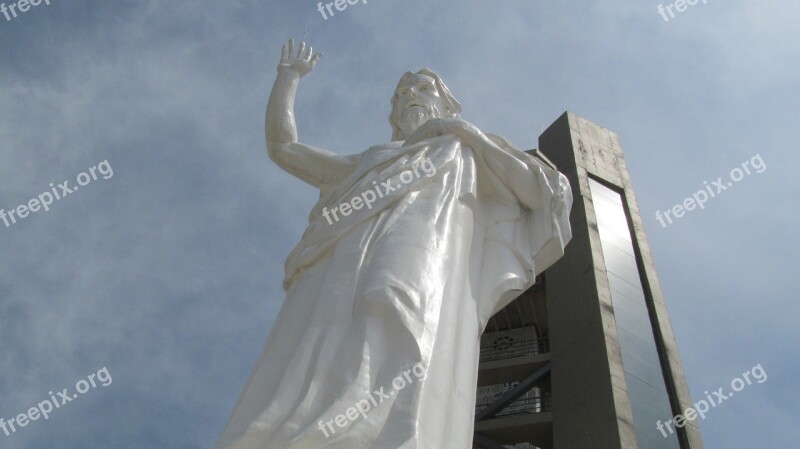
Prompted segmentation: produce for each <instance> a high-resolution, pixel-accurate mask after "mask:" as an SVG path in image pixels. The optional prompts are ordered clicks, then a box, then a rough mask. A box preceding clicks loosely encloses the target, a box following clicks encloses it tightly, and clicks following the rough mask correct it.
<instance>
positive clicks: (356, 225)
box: [215, 135, 572, 449]
mask: <svg viewBox="0 0 800 449" xmlns="http://www.w3.org/2000/svg"><path fill="white" fill-rule="evenodd" d="M490 139H491V140H492V141H493V142H495V143H496V146H489V145H481V146H480V147H479V148H472V147H470V146H467V145H466V144H464V143H463V141H462V140H461V139H460V138H458V137H456V136H454V135H443V136H439V137H434V138H429V139H426V140H423V141H421V142H418V143H415V144H413V145H407V146H404V145H403V143H402V142H392V143H390V144H386V145H380V146H376V147H371V148H369V149H368V150H367V151H365V152H364V153H361V154H360V155H357V157H356V158H354V159H353V160H355V161H358V167H357V168H356V169H355V171H354V172H352V173H351V174H350V175H349V176H347V177H346V178H345V179H341V180H339V181H338V182H336V183H335V184H334V185H328V186H324V187H322V188H321V191H320V199H319V202H318V203H317V205H316V206H315V207H314V209H313V210H312V212H311V214H310V218H309V226H308V228H307V229H306V232H305V233H304V235H303V237H302V239H301V241H300V243H299V244H298V245H297V246H296V247H295V249H294V250H293V251H292V253H291V254H290V255H289V257H288V259H287V261H286V277H285V281H284V288H285V289H286V292H287V294H286V300H285V302H284V304H283V307H282V308H281V311H280V313H279V315H278V317H277V319H276V321H275V324H274V326H273V328H272V330H271V333H270V336H269V338H268V340H267V343H266V345H265V346H264V349H263V351H262V353H261V355H260V357H259V360H258V362H257V363H256V365H255V368H254V369H253V372H252V374H251V375H250V378H249V380H248V382H247V385H246V387H245V389H244V391H243V393H242V395H241V398H240V399H239V402H238V403H237V405H236V407H235V409H234V412H233V414H232V416H231V418H230V420H229V422H228V425H227V426H226V428H225V430H224V432H223V434H222V436H221V438H220V440H219V441H218V443H217V445H216V446H215V448H216V449H469V448H471V447H472V445H471V441H472V433H473V420H474V407H475V398H476V381H477V372H478V359H479V351H480V347H479V338H480V335H481V333H482V332H483V329H484V327H485V326H486V323H487V321H488V319H489V318H490V317H491V316H492V315H493V314H494V313H496V312H497V311H498V310H500V309H501V308H502V307H504V306H505V305H507V304H508V303H509V302H510V301H511V300H513V299H514V298H516V297H517V296H518V295H519V294H520V293H522V292H523V291H525V290H526V289H527V288H529V287H530V286H531V285H532V284H533V282H534V280H535V276H536V274H537V273H539V272H541V271H542V270H544V269H545V268H547V267H548V266H550V265H551V264H552V263H553V262H555V261H556V260H557V259H558V258H559V257H561V256H562V255H563V249H564V246H565V245H566V244H567V242H568V241H569V239H570V238H571V231H570V227H569V218H568V216H569V211H570V209H571V205H572V193H571V190H570V187H569V183H568V182H567V180H566V178H565V177H564V176H563V175H562V174H560V173H558V172H557V171H555V170H553V169H551V168H549V167H547V166H546V165H545V164H543V163H542V162H540V161H539V160H538V159H536V158H534V157H533V156H531V155H529V154H526V153H524V152H521V151H519V150H517V149H515V148H513V147H512V146H510V145H509V144H508V143H507V142H506V141H505V140H503V139H502V138H499V137H496V136H490ZM476 146H477V145H476ZM499 151H502V152H505V153H506V154H505V155H501V154H500V153H498V152H499ZM508 155H510V156H511V159H509V158H508ZM501 156H502V158H503V159H504V161H505V162H504V163H505V164H508V163H509V160H511V161H512V163H513V164H518V167H521V168H524V170H525V172H526V173H527V176H528V178H526V179H524V180H518V181H522V182H517V183H511V182H509V179H508V178H509V173H508V172H507V171H506V170H503V168H502V167H503V166H502V165H500V164H496V163H492V161H491V160H490V159H491V158H496V159H497V160H499V159H501ZM426 159H427V160H429V161H430V163H432V164H433V166H434V167H435V173H433V174H432V175H431V174H430V173H428V172H425V173H423V172H422V171H421V170H417V174H416V175H415V176H414V178H413V180H411V181H410V182H405V181H406V180H408V177H407V176H406V177H405V178H401V174H402V172H404V171H406V170H410V169H412V167H414V166H415V165H416V166H417V167H419V164H422V163H423V162H424V161H425V160H426ZM387 180H389V182H390V184H391V185H392V186H393V187H395V188H396V189H395V190H394V191H391V192H383V190H385V189H381V187H379V185H381V184H382V183H383V182H385V181H387ZM512 184H513V185H512ZM520 186H523V187H522V188H520ZM377 189H381V190H380V191H381V192H383V195H382V198H379V199H377V200H376V201H375V202H374V203H373V204H372V205H371V208H369V209H368V208H366V207H361V208H360V209H359V210H353V211H352V212H351V213H350V214H348V215H347V216H344V215H342V214H341V211H339V214H338V220H328V219H326V218H324V217H323V213H322V212H323V208H327V210H331V209H332V208H333V207H336V206H338V205H339V204H341V203H345V202H350V201H351V199H352V198H354V197H358V196H361V194H362V192H365V191H367V190H373V191H374V192H377V191H378V190H377ZM515 189H516V190H515ZM518 190H522V191H518ZM415 365H417V366H419V367H421V368H423V369H424V373H425V374H424V377H422V378H419V379H418V378H417V377H416V376H413V375H412V376H409V375H408V374H407V373H408V370H409V369H410V368H412V367H413V366H415ZM404 372H405V373H406V380H410V381H411V382H404V384H405V385H403V387H402V389H399V388H395V387H396V386H397V383H395V384H393V383H392V381H393V380H395V379H396V378H398V377H401V376H402V375H403V373H404ZM415 374H416V371H415ZM382 387H383V391H384V392H385V393H386V394H385V396H389V392H391V396H390V397H386V398H385V397H383V396H381V397H380V398H378V397H377V396H376V395H375V393H374V392H375V391H376V390H379V389H381V388H382ZM370 397H372V398H373V401H372V403H373V404H375V405H374V406H372V407H371V408H370V410H369V411H368V412H367V413H365V414H359V415H358V417H357V418H355V419H350V417H348V418H347V419H346V420H344V419H341V418H340V420H339V421H338V423H337V421H336V417H337V415H339V416H341V415H345V414H346V411H347V410H348V409H349V408H352V407H353V406H355V405H356V404H357V403H359V401H362V403H363V401H364V400H366V399H369V398H370ZM344 421H346V424H345V425H344V427H339V426H338V424H340V423H342V422H344ZM324 423H336V424H332V425H330V424H329V425H328V427H325V424H324ZM323 428H325V429H326V431H325V432H323V430H322V429H323ZM331 430H333V432H332V431H331Z"/></svg>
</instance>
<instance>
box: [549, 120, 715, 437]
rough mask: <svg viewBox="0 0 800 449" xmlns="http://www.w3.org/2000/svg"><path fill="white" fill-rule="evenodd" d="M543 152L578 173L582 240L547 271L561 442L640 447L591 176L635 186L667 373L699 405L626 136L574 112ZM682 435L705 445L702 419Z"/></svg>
mask: <svg viewBox="0 0 800 449" xmlns="http://www.w3.org/2000/svg"><path fill="white" fill-rule="evenodd" d="M539 150H540V151H541V152H542V153H543V154H544V155H545V156H546V157H547V158H549V159H550V160H552V161H553V162H554V163H555V165H556V166H557V167H558V170H559V171H561V172H562V173H564V174H565V175H566V176H567V177H568V178H569V181H570V184H571V185H572V189H573V195H574V199H575V201H574V206H573V210H572V214H571V217H570V221H571V224H572V229H573V239H572V242H570V244H569V245H568V246H567V249H566V253H565V255H564V258H563V259H561V260H560V261H559V262H557V263H556V264H555V265H553V267H551V268H550V269H548V270H547V272H546V273H545V276H546V278H547V281H546V284H547V306H548V312H549V313H548V315H549V323H550V341H551V348H552V359H553V371H552V388H553V391H552V392H553V433H554V442H555V449H583V448H592V449H606V448H607V449H612V448H613V449H618V448H625V449H634V448H637V447H638V446H637V444H636V435H635V431H634V428H633V423H632V415H631V407H630V403H629V402H628V394H627V386H626V382H625V373H624V372H623V367H622V358H621V354H620V349H619V343H618V338H617V326H616V320H615V317H614V309H613V306H612V303H611V292H610V288H609V286H608V279H607V276H606V273H605V269H606V268H605V263H604V259H603V253H602V249H601V246H600V236H599V233H598V228H597V221H596V217H595V213H594V207H593V205H592V200H591V193H590V190H589V182H588V174H589V173H591V174H592V175H594V176H595V177H599V178H601V179H603V180H606V181H607V182H609V183H611V184H614V185H616V186H617V187H621V188H623V189H624V191H625V199H626V202H627V204H628V209H629V213H630V217H631V222H632V225H633V230H634V234H635V237H636V240H637V241H638V242H635V243H634V247H635V251H636V252H637V253H638V254H637V255H638V258H639V259H640V260H641V261H642V265H643V272H644V273H643V274H644V276H643V277H644V278H645V279H644V281H645V282H643V284H644V285H643V286H644V289H645V293H646V295H647V296H649V297H650V298H652V301H651V302H652V303H651V304H649V307H650V310H651V315H652V320H653V321H654V322H656V323H658V325H657V326H656V327H657V328H656V329H655V337H656V344H657V345H658V346H659V350H660V352H661V357H662V365H664V366H668V369H666V370H665V371H666V372H665V377H666V379H667V386H668V388H669V389H671V391H670V395H671V396H672V399H673V404H672V407H673V409H674V410H675V413H678V412H680V411H682V410H685V409H686V408H688V407H690V406H691V398H690V395H689V390H688V386H687V384H686V380H685V376H684V372H683V367H682V365H681V362H680V358H679V356H678V350H677V345H676V343H675V337H674V335H673V333H672V328H671V326H670V323H669V317H668V315H667V309H666V306H665V304H664V299H663V296H662V294H661V289H660V286H659V283H658V278H657V276H656V273H655V266H654V265H653V260H652V257H651V254H650V247H649V246H648V244H647V239H646V237H645V234H644V228H643V225H642V219H641V216H640V215H639V209H638V206H637V204H636V199H635V197H634V195H633V187H632V185H631V182H630V177H629V176H628V170H627V167H626V165H625V160H624V158H623V155H622V150H621V148H620V144H619V137H618V136H617V135H616V134H615V133H613V132H611V131H609V130H607V129H605V128H602V127H600V126H598V125H596V124H594V123H592V122H589V121H588V120H586V119H584V118H582V117H579V116H577V115H575V114H573V113H569V112H566V113H564V114H563V115H562V116H561V117H559V118H558V119H557V120H556V121H555V122H554V123H553V124H552V125H551V126H550V127H549V128H548V129H547V130H546V131H545V132H544V133H543V134H542V135H541V136H540V137H539ZM665 418H668V417H665ZM653 425H654V426H655V423H653ZM654 428H655V427H654ZM679 436H680V439H681V446H682V447H684V448H686V449H702V448H703V443H702V439H701V437H700V432H699V428H698V426H697V423H696V422H691V423H690V424H689V425H687V427H686V428H685V429H684V430H683V431H682V432H680V434H679ZM639 449H647V448H639Z"/></svg>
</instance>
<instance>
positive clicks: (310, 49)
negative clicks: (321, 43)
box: [303, 45, 313, 61]
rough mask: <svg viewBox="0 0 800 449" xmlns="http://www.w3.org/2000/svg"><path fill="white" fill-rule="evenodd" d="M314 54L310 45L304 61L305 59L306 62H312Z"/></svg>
mask: <svg viewBox="0 0 800 449" xmlns="http://www.w3.org/2000/svg"><path fill="white" fill-rule="evenodd" d="M312 53H313V50H312V48H311V46H310V45H309V46H308V48H306V52H305V54H304V55H303V59H305V60H306V61H310V60H311V54H312Z"/></svg>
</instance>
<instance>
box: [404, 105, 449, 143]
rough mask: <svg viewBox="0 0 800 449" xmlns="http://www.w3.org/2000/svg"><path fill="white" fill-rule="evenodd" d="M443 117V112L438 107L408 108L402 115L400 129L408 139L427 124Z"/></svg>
mask: <svg viewBox="0 0 800 449" xmlns="http://www.w3.org/2000/svg"><path fill="white" fill-rule="evenodd" d="M439 117H442V111H441V110H439V108H438V107H437V106H436V105H432V104H425V105H421V106H420V107H415V106H414V107H411V108H406V109H405V110H404V111H403V112H402V113H401V115H400V124H399V125H400V129H401V130H402V131H403V134H404V135H405V137H406V138H408V137H409V136H410V135H411V134H413V133H414V131H416V130H417V128H419V127H420V126H422V125H423V124H424V123H425V122H427V121H428V120H430V119H433V118H439Z"/></svg>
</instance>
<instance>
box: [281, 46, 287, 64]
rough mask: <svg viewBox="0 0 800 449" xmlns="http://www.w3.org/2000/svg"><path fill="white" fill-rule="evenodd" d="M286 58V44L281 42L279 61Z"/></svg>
mask: <svg viewBox="0 0 800 449" xmlns="http://www.w3.org/2000/svg"><path fill="white" fill-rule="evenodd" d="M286 59H287V57H286V44H283V47H281V62H284V61H286Z"/></svg>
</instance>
